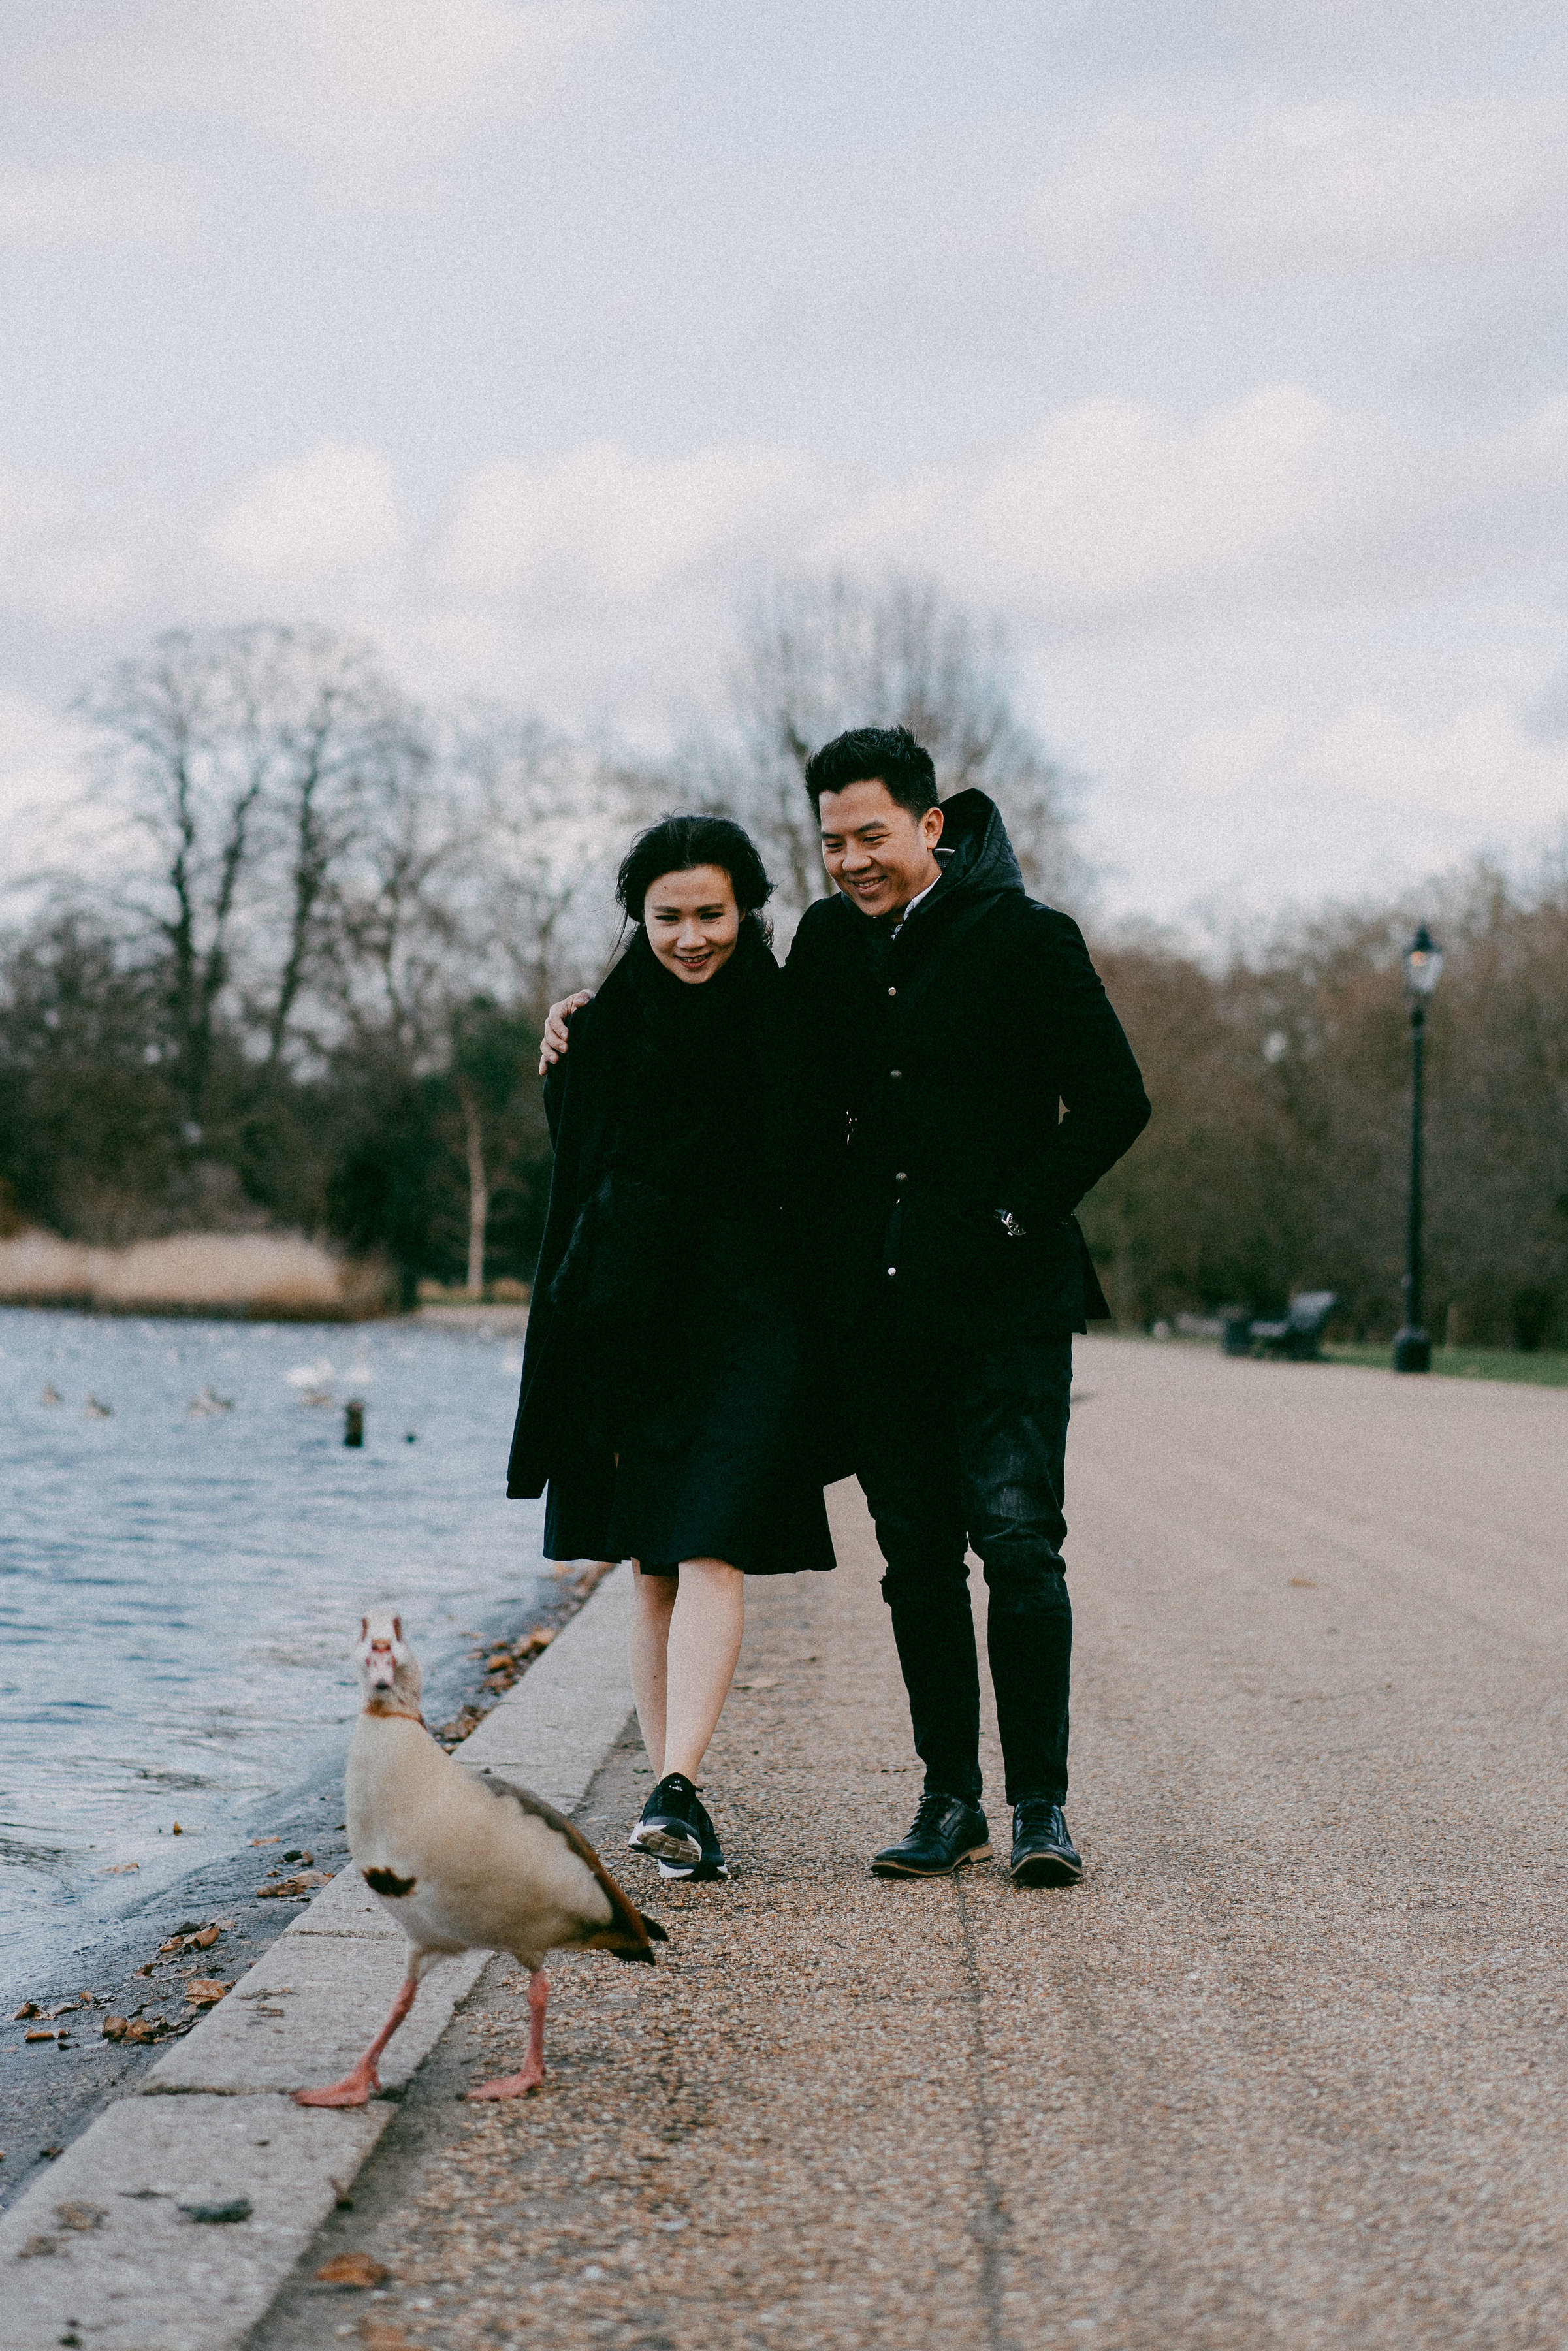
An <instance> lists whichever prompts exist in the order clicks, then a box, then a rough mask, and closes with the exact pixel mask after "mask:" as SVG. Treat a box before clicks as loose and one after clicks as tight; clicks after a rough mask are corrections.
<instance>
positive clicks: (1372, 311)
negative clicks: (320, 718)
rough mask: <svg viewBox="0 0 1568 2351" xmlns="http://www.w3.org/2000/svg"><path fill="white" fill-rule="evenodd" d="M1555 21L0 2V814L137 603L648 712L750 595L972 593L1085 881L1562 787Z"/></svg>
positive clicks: (1490, 11)
mask: <svg viewBox="0 0 1568 2351" xmlns="http://www.w3.org/2000/svg"><path fill="white" fill-rule="evenodd" d="M1565 47H1568V30H1565V20H1564V15H1563V9H1562V8H1561V6H1551V7H1549V6H1545V5H1524V0H1519V5H1514V0H1469V5H1455V0H1420V5H1416V0H1409V5H1405V0H1310V5H1306V4H1305V0H1277V5H1274V4H1273V0H1212V5H1199V4H1198V0H1189V4H1188V5H1184V0H1158V5H1155V0H1145V5H1136V6H1134V5H1118V0H1093V5H1087V0H1082V5H1081V0H1018V5H1013V0H854V5H852V6H850V5H845V0H821V5H820V4H819V0H744V5H736V0H34V5H27V6H23V5H13V6H10V7H8V8H6V9H5V11H4V13H3V16H0V117H3V120H4V123H5V137H4V141H3V142H0V283H3V287H4V297H3V301H4V319H5V332H4V338H3V344H0V625H3V631H4V635H3V645H4V653H3V660H0V811H4V810H10V811H11V812H12V813H11V837H12V840H13V843H14V844H15V843H16V842H18V841H27V840H29V839H30V838H31V837H32V831H33V828H31V827H30V826H29V824H28V823H27V822H26V820H24V818H23V817H22V815H21V814H20V813H19V812H21V811H25V810H29V809H31V810H37V808H38V807H39V806H40V804H41V803H44V802H46V801H47V799H48V797H49V796H50V795H59V794H63V793H64V792H65V790H66V789H68V779H69V777H70V772H71V765H72V759H73V757H74V755H75V744H74V738H73V737H72V735H71V731H70V729H69V728H68V726H66V725H65V724H64V722H63V721H62V718H61V716H60V714H61V712H62V711H63V708H64V705H65V704H66V702H67V700H68V696H69V694H70V692H71V690H72V688H73V687H74V686H75V685H76V684H78V682H79V681H80V680H81V679H82V678H83V677H84V676H85V675H87V674H89V673H90V672H91V671H92V669H93V668H94V667H95V666H97V665H98V664H99V663H101V662H102V661H104V660H106V659H108V658H110V657H113V656H114V655H117V654H119V653H125V652H131V651H133V650H135V649H136V648H137V647H139V646H140V645H141V643H144V642H145V641H146V640H147V639H148V638H149V637H150V636H151V635H152V633H153V632H156V631H157V630H158V629H160V628H162V627H167V626H169V625H172V624H175V623H193V624H204V623H208V622H216V621H230V620H241V619H252V618H256V617H264V616H265V617H268V618H283V619H295V618H298V619H303V618H310V619H316V620H321V621H325V622H329V623H332V624H337V625H341V626H344V627H347V628H351V629H354V630H356V631H361V632H367V633H369V634H370V635H371V636H372V637H373V638H374V639H375V640H376V641H377V642H378V643H380V644H381V645H382V648H383V650H384V651H385V653H386V654H387V657H388V659H389V661H390V663H391V664H392V666H393V667H394V668H395V669H396V670H397V671H398V673H399V674H401V675H402V676H403V677H404V678H405V679H406V680H407V681H408V682H409V683H410V684H412V685H413V687H414V688H415V689H416V690H418V691H420V692H422V693H424V694H429V695H448V694H453V693H466V692H471V691H477V692H482V693H485V694H490V695H503V696H505V697H506V698H507V699H509V700H511V701H514V702H516V703H518V704H520V705H524V706H527V707H529V708H533V709H538V710H540V711H542V712H543V713H544V714H545V715H547V716H550V717H552V718H554V719H556V720H557V721H558V722H560V723H562V724H566V725H570V726H580V725H585V724H589V725H599V724H601V723H609V724H611V725H612V726H615V727H617V728H619V729H621V730H622V731H623V732H625V733H627V734H628V735H630V736H632V737H634V738H635V739H637V740H638V741H640V742H642V743H644V744H648V745H657V744H659V743H661V742H663V741H665V740H667V739H668V738H669V737H671V736H672V735H674V734H675V733H678V732H679V731H680V730H681V729H682V728H683V727H684V726H685V725H686V724H687V723H689V721H690V719H691V717H692V716H693V715H694V714H695V713H696V712H699V711H701V710H702V709H704V708H705V707H706V706H707V705H711V704H712V703H713V701H714V700H715V698H716V696H717V695H719V693H720V692H721V690H722V684H723V680H724V676H725V673H726V669H727V663H728V660H729V657H730V646H731V637H732V626H733V621H732V615H733V612H734V609H735V605H736V601H737V597H738V596H741V595H744V594H745V593H746V592H747V589H748V587H752V586H755V585H756V584H757V583H758V582H759V581H760V580H763V579H764V578H765V577H766V576H767V575H768V573H770V572H772V571H777V570H789V571H798V570H800V569H833V568H842V569H851V570H853V571H857V572H861V573H863V574H865V575H867V576H870V577H873V578H874V577H876V576H878V575H880V574H882V573H883V572H885V571H887V570H889V569H903V570H905V571H912V570H913V571H918V572H921V573H925V574H931V575H935V576H936V578H938V579H939V580H941V581H942V582H943V584H944V585H945V586H946V587H947V588H948V589H949V590H951V591H952V592H954V593H955V594H956V595H959V596H961V597H963V598H965V599H967V600H969V601H973V602H974V603H976V604H977V605H978V606H981V607H986V608H991V609H995V610H996V611H1000V612H1001V613H1002V614H1003V615H1004V616H1005V617H1006V619H1007V620H1008V622H1009V624H1010V627H1011V629H1012V632H1013V635H1014V640H1015V643H1016V644H1017V646H1018V649H1019V661H1020V691H1021V696H1022V699H1023V701H1024V704H1025V706H1026V707H1027V709H1028V711H1029V714H1030V716H1032V717H1033V719H1034V720H1035V721H1036V723H1037V724H1038V725H1039V726H1040V729H1041V731H1042V732H1043V733H1044V735H1045V736H1046V737H1047V738H1048V740H1049V741H1050V742H1051V744H1052V745H1053V746H1054V747H1056V748H1057V749H1058V751H1059V752H1060V753H1061V756H1062V757H1063V758H1065V759H1066V760H1067V761H1068V762H1069V763H1070V764H1071V766H1072V767H1073V768H1075V769H1077V770H1078V771H1079V773H1080V774H1081V775H1082V777H1083V778H1084V784H1083V789H1082V810H1083V818H1084V827H1085V833H1086V842H1087V846H1088V847H1089V848H1090V849H1091V851H1092V852H1093V853H1094V854H1095V855H1096V856H1098V857H1099V858H1100V859H1102V860H1103V861H1104V862H1106V863H1107V864H1108V865H1109V866H1110V867H1111V869H1112V871H1113V880H1112V883H1111V885H1110V890H1109V893H1108V895H1109V903H1110V905H1111V907H1112V908H1113V910H1118V909H1137V910H1141V911H1145V912H1147V913H1150V914H1155V915H1157V916H1161V917H1173V916H1179V915H1180V914H1183V913H1184V911H1186V909H1188V908H1189V907H1190V906H1192V905H1193V904H1195V903H1197V902H1205V901H1207V902H1208V903H1210V904H1220V905H1225V904H1241V905H1246V906H1251V907H1257V908H1267V907H1269V906H1270V905H1272V904H1276V903H1278V902H1279V901H1280V900H1281V899H1282V898H1291V899H1294V900H1297V901H1301V900H1311V899H1313V898H1316V897H1318V896H1321V895H1324V894H1328V893H1338V894H1342V895H1345V894H1354V895H1359V894H1362V893H1367V892H1371V891H1375V890H1380V889H1384V888H1387V887H1391V886H1397V885H1398V884H1400V883H1403V882H1405V881H1406V880H1407V879H1408V878H1409V877H1411V876H1412V875H1417V874H1421V873H1425V872H1430V871H1432V870H1434V869H1437V868H1439V867H1442V866H1445V865H1448V864H1449V863H1451V862H1454V861H1456V860H1458V859H1459V858H1462V857H1464V856H1466V855H1468V854H1469V853H1472V852H1475V851H1477V850H1479V849H1481V848H1490V849H1491V850H1493V851H1497V852H1505V853H1509V854H1512V855H1517V856H1523V855H1526V854H1527V853H1528V852H1529V851H1530V849H1531V844H1532V843H1536V842H1539V841H1543V840H1544V839H1545V838H1546V837H1547V836H1548V835H1549V834H1550V833H1552V831H1555V830H1556V829H1557V828H1558V827H1559V826H1560V825H1561V823H1562V821H1563V816H1564V814H1565V812H1568V627H1565V625H1564V622H1565V613H1564V589H1565V586H1568V528H1565V526H1568V371H1565V359H1568V333H1565V326H1568V277H1565V273H1564V249H1565V248H1564V234H1563V233H1564V227H1565V225H1568V217H1565V216H1568V91H1565V87H1564V49H1565Z"/></svg>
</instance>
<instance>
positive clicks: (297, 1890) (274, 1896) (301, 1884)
mask: <svg viewBox="0 0 1568 2351" xmlns="http://www.w3.org/2000/svg"><path fill="white" fill-rule="evenodd" d="M330 1884H331V1873H330V1871H329V1870H325V1869H307V1870H303V1871H302V1872H301V1873H300V1875H299V1876H298V1877H284V1878H280V1879H279V1880H278V1882H277V1885H276V1886H257V1887H256V1900H257V1901H258V1902H276V1901H277V1900H278V1899H279V1898H280V1897H281V1896H287V1895H291V1894H308V1893H309V1891H310V1889H311V1887H312V1886H329V1885H330Z"/></svg>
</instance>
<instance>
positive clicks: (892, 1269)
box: [887, 1265, 898, 1280]
mask: <svg viewBox="0 0 1568 2351" xmlns="http://www.w3.org/2000/svg"><path fill="white" fill-rule="evenodd" d="M887 1271H888V1279H889V1280H892V1278H893V1276H894V1274H895V1273H896V1272H897V1271H898V1268H897V1267H896V1266H895V1265H890V1266H889V1267H888V1269H887Z"/></svg>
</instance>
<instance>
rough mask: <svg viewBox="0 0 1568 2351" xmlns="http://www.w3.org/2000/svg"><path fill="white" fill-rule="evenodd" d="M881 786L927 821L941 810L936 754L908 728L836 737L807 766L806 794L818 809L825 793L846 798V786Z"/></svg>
mask: <svg viewBox="0 0 1568 2351" xmlns="http://www.w3.org/2000/svg"><path fill="white" fill-rule="evenodd" d="M879 781H880V782H882V783H884V784H885V785H886V786H887V789H888V790H889V792H890V793H891V795H892V796H893V798H894V799H895V800H896V801H897V802H898V805H899V807H900V808H901V809H907V810H909V813H910V815H911V816H924V815H925V811H926V810H927V809H928V808H935V807H936V768H934V767H933V766H932V764H931V754H930V752H929V751H926V750H924V749H923V748H922V747H921V746H920V745H919V744H918V743H917V742H916V741H915V737H914V736H913V735H912V734H911V733H910V731H909V729H908V727H907V726H852V727H851V729H850V731H849V733H848V734H847V735H835V736H834V737H833V739H832V741H831V743H824V744H823V746H822V747H821V750H820V751H813V752H812V754H811V756H810V758H809V759H808V760H807V762H806V789H807V790H808V791H809V792H810V795H811V806H812V807H813V808H816V807H817V806H818V805H819V803H820V802H821V797H822V794H823V793H824V792H841V791H842V790H843V789H844V787H845V786H846V784H869V783H875V782H879Z"/></svg>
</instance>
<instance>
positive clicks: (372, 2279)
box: [316, 2253, 392, 2287]
mask: <svg viewBox="0 0 1568 2351" xmlns="http://www.w3.org/2000/svg"><path fill="white" fill-rule="evenodd" d="M391 2275H392V2272H391V2270H389V2269H388V2268H387V2266H386V2264H385V2262H373V2261H372V2260H371V2257H370V2255H369V2253H334V2254H333V2256H332V2258H331V2260H330V2261H329V2262H322V2264H321V2266H320V2268H319V2270H318V2271H317V2273H316V2282H317V2283H318V2284H319V2285H351V2286H359V2287H363V2286H372V2285H385V2283H386V2282H387V2280H388V2278H390V2277H391Z"/></svg>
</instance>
